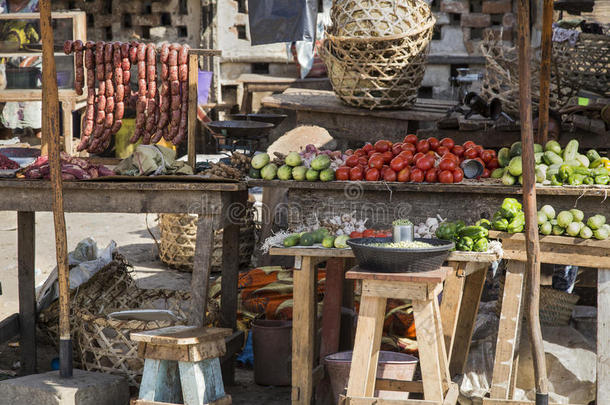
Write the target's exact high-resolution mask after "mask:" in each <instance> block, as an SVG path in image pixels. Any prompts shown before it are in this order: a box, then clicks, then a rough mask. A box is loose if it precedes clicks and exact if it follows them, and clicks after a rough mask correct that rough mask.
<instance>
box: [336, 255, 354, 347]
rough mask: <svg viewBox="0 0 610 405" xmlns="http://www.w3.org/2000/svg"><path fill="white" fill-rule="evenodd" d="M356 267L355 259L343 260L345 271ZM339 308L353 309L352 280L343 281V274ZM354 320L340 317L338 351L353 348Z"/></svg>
mask: <svg viewBox="0 0 610 405" xmlns="http://www.w3.org/2000/svg"><path fill="white" fill-rule="evenodd" d="M355 265H356V261H355V259H352V258H349V259H345V269H346V271H347V269H351V268H352V267H354V266H355ZM342 301H343V302H342V304H341V306H342V307H343V308H347V309H351V310H353V309H354V280H347V279H345V273H344V274H343V300H342ZM354 329H355V328H354V319H353V318H352V317H349V318H348V317H343V316H342V317H341V331H340V332H341V333H340V338H339V350H351V349H352V348H353V347H354Z"/></svg>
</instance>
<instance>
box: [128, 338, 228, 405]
mask: <svg viewBox="0 0 610 405" xmlns="http://www.w3.org/2000/svg"><path fill="white" fill-rule="evenodd" d="M231 332H232V331H231V329H221V328H199V327H195V326H173V327H169V328H162V329H156V330H151V331H146V332H139V333H132V334H131V340H133V341H136V342H139V344H138V355H139V356H140V357H143V358H144V359H145V362H144V374H143V376H142V384H141V385H140V395H139V398H138V400H137V401H136V402H135V405H161V404H162V403H163V404H184V405H228V404H231V397H230V396H229V395H226V394H225V390H224V384H223V382H222V374H221V371H220V360H219V357H221V356H222V355H224V354H225V351H226V347H225V338H226V337H227V336H230V335H231Z"/></svg>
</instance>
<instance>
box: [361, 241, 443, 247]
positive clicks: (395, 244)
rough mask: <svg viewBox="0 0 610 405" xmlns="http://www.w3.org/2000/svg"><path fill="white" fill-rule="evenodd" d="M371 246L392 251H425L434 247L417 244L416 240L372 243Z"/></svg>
mask: <svg viewBox="0 0 610 405" xmlns="http://www.w3.org/2000/svg"><path fill="white" fill-rule="evenodd" d="M373 246H377V247H384V248H392V249H426V248H431V247H434V245H431V244H429V243H426V242H419V241H416V240H415V241H413V242H407V241H402V242H386V243H373Z"/></svg>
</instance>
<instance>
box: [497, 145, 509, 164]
mask: <svg viewBox="0 0 610 405" xmlns="http://www.w3.org/2000/svg"><path fill="white" fill-rule="evenodd" d="M509 162H510V149H508V148H502V149H500V150H499V151H498V163H499V164H500V167H506V166H508V163H509Z"/></svg>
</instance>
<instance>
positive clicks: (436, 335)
mask: <svg viewBox="0 0 610 405" xmlns="http://www.w3.org/2000/svg"><path fill="white" fill-rule="evenodd" d="M450 271H452V270H451V268H448V267H443V268H440V269H438V270H434V271H429V272H425V273H371V272H367V271H359V269H358V268H354V269H352V270H351V271H349V272H347V273H346V275H345V277H346V278H348V279H360V280H362V295H361V299H360V311H359V314H358V326H357V327H356V342H355V344H354V354H353V357H352V365H351V368H350V373H349V382H348V385H347V395H346V396H344V397H342V400H343V403H344V405H350V404H351V405H372V404H385V403H386V402H387V403H388V404H390V403H391V404H392V405H418V404H426V405H434V404H438V405H455V403H456V402H457V397H458V393H459V392H458V386H457V384H455V383H453V382H451V379H450V377H449V367H448V364H447V352H446V350H445V340H444V338H443V330H442V325H441V316H440V309H439V304H438V295H439V294H440V293H441V291H442V290H443V281H444V280H445V278H446V277H447V275H448V273H449V272H450ZM388 298H398V299H409V300H411V302H412V305H413V317H414V320H415V329H416V330H417V347H418V351H419V364H420V368H421V374H422V381H417V382H413V381H408V382H404V383H403V382H399V381H391V380H377V378H376V374H377V360H378V358H379V347H380V344H381V333H382V329H383V321H384V318H385V308H386V302H387V299H388ZM375 389H384V390H392V391H410V392H423V394H424V398H425V401H421V400H415V399H409V400H391V401H390V400H387V401H385V402H384V400H379V399H378V398H375V397H374V392H375Z"/></svg>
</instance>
